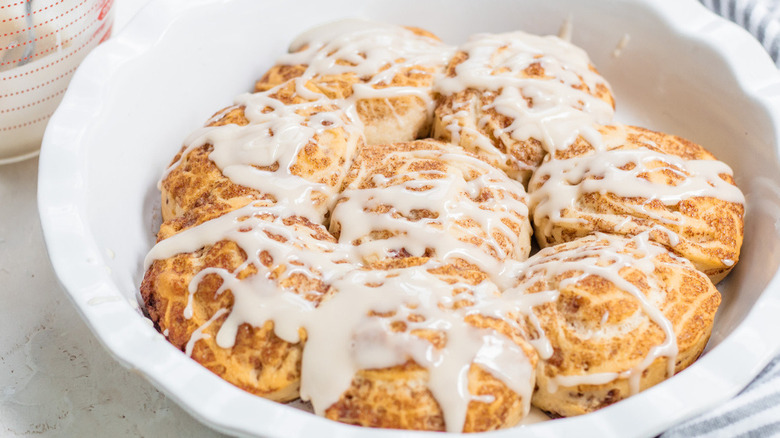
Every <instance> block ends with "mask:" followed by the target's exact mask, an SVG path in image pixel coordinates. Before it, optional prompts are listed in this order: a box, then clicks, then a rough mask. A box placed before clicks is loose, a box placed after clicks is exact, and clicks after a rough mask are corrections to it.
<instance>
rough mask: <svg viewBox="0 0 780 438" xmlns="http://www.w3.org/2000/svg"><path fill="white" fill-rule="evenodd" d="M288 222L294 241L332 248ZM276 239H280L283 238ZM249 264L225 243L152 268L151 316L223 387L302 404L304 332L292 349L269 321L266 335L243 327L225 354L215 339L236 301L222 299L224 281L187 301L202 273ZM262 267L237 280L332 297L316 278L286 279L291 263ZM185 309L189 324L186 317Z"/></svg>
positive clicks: (174, 229)
mask: <svg viewBox="0 0 780 438" xmlns="http://www.w3.org/2000/svg"><path fill="white" fill-rule="evenodd" d="M266 216H267V219H268V220H272V219H273V218H272V217H271V215H270V214H268V215H266ZM174 221H176V219H174ZM197 222H198V221H194V222H193V223H190V224H186V225H182V224H170V223H167V224H163V227H162V230H164V231H161V234H163V233H164V237H166V238H167V237H170V236H171V235H173V234H175V233H178V232H183V231H185V230H187V229H190V228H192V227H193V226H195V225H197ZM283 222H284V224H285V226H286V227H289V230H290V231H291V232H293V233H299V234H300V235H305V236H310V237H312V238H314V239H315V240H323V241H331V242H332V241H333V238H332V237H331V236H330V235H329V234H328V232H327V230H325V229H324V228H323V227H322V226H321V225H315V224H312V223H311V222H309V221H308V220H307V219H304V218H300V217H295V216H291V217H288V218H286V219H285V220H284V221H283ZM276 238H278V239H283V237H281V236H277V237H276ZM299 245H300V243H299ZM304 248H305V247H304ZM304 248H301V250H308V251H314V250H317V249H316V248H314V247H310V248H305V249H304ZM246 260H247V256H246V253H245V252H244V250H243V249H242V248H241V247H240V246H238V244H236V243H235V242H232V241H229V240H222V241H220V242H217V243H215V244H213V245H208V246H206V247H204V248H202V249H200V250H198V251H195V252H192V253H180V254H177V255H175V256H173V257H170V258H167V259H161V260H156V261H154V262H153V263H152V265H151V266H150V267H149V269H148V270H147V271H146V274H145V275H144V279H143V282H142V283H141V296H142V298H143V300H144V304H145V308H146V311H147V313H148V315H149V318H150V319H151V320H152V322H153V323H154V324H155V327H157V329H158V330H159V331H160V332H162V333H163V334H165V336H166V338H167V339H168V341H169V342H171V343H172V344H173V345H174V346H176V347H177V348H179V349H181V350H182V351H185V350H187V348H188V343H191V342H192V345H190V346H189V347H190V348H191V349H192V352H191V356H192V358H193V359H194V360H196V361H197V362H199V363H201V364H202V365H203V366H205V367H206V368H208V369H209V370H210V371H212V372H214V373H215V374H217V375H219V376H220V377H222V378H223V379H225V380H227V381H228V382H230V383H233V384H234V385H236V386H238V387H239V388H241V389H244V390H246V391H249V392H251V393H253V394H256V395H259V396H262V397H266V398H269V399H271V400H275V401H289V400H293V399H295V398H297V397H298V386H299V384H300V373H301V370H300V361H301V354H302V351H303V342H305V339H306V334H305V332H303V331H301V332H300V333H299V334H300V335H301V339H302V341H301V342H298V343H289V342H286V341H284V340H282V339H280V338H279V337H278V336H277V335H276V334H275V333H274V329H273V327H274V325H273V323H272V322H271V321H269V322H266V323H265V324H264V325H263V326H262V327H253V326H251V325H249V324H246V323H244V324H241V325H240V327H239V329H238V333H237V336H236V339H235V345H234V346H232V347H229V348H223V347H220V346H219V345H218V344H217V333H218V332H219V330H220V328H221V327H222V325H223V323H224V322H225V319H226V318H227V316H228V315H229V313H230V312H231V310H232V307H233V303H234V300H233V294H232V293H231V291H230V290H229V289H228V290H225V291H223V292H221V293H218V291H219V289H220V286H221V285H222V283H223V280H222V278H221V277H220V276H219V275H218V274H207V275H205V276H204V277H203V278H202V279H201V280H200V281H199V282H198V283H197V290H196V292H195V293H194V294H192V296H191V297H190V293H189V287H190V283H191V282H192V281H193V279H194V277H195V276H196V275H197V274H198V273H199V272H201V271H203V270H204V269H209V268H221V269H224V270H226V271H228V272H233V271H234V270H236V269H237V268H239V267H241V266H242V264H244V262H246ZM261 260H262V261H263V264H264V265H265V266H263V267H257V266H254V265H252V264H250V265H249V266H247V267H246V268H244V270H243V271H241V272H240V273H239V274H238V278H240V279H241V278H248V277H250V276H253V275H267V276H268V277H269V278H270V279H271V280H272V281H275V282H276V283H277V284H278V287H280V288H283V289H285V290H287V291H291V292H294V293H296V294H298V295H301V296H303V297H305V298H306V299H307V300H309V301H312V302H314V303H315V304H316V303H319V302H320V301H322V300H323V299H325V298H326V297H327V296H328V295H329V294H331V293H332V291H331V289H330V287H329V286H328V285H327V284H325V283H324V282H323V281H322V280H321V279H319V278H315V277H310V276H307V275H305V274H302V273H292V274H288V273H286V271H287V270H288V269H287V267H288V266H287V265H288V263H287V261H284V260H273V257H272V256H271V255H270V254H268V253H266V254H265V256H264V257H262V258H261ZM258 268H261V269H262V271H260V270H259V269H258ZM188 305H189V307H191V316H188V314H187V308H188ZM196 333H197V334H196ZM193 336H194V337H193Z"/></svg>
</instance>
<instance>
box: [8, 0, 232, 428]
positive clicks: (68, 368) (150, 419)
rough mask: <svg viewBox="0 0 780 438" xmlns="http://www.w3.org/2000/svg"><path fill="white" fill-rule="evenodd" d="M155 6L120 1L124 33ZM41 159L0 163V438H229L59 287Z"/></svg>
mask: <svg viewBox="0 0 780 438" xmlns="http://www.w3.org/2000/svg"><path fill="white" fill-rule="evenodd" d="M146 1H147V0H117V1H116V2H115V6H114V8H115V9H114V12H115V22H114V23H115V24H114V29H115V30H116V31H119V30H121V29H122V27H123V26H124V25H125V24H126V23H127V22H128V21H129V20H130V19H131V18H132V16H133V15H134V14H135V13H136V11H137V10H138V9H139V8H140V7H141V6H143V4H145V2H146ZM37 179H38V159H37V158H36V159H30V160H26V161H23V162H20V163H15V164H10V165H5V166H0V303H2V305H0V333H2V336H0V436H2V437H4V438H5V437H22V436H38V437H50V436H58V437H59V436H74V437H75V436H78V437H82V436H111V437H138V436H143V437H168V436H187V437H191V438H196V437H215V436H221V435H219V434H218V433H216V432H214V431H212V430H210V429H209V428H207V427H206V426H203V425H201V424H200V423H199V422H198V421H197V420H195V419H193V418H192V417H191V416H190V415H189V414H187V413H186V412H184V411H183V410H182V409H181V408H179V407H178V406H177V405H176V404H175V403H174V402H173V401H171V400H170V399H168V398H167V397H165V395H163V394H161V393H160V392H159V391H157V390H156V389H155V388H154V387H153V386H152V385H151V384H150V383H149V382H147V381H146V380H144V378H143V377H141V376H140V375H138V374H135V373H133V372H132V371H129V370H127V369H125V368H123V367H122V366H121V365H119V364H118V363H117V362H115V361H114V360H113V358H111V356H110V355H109V354H108V353H107V352H106V350H104V349H103V347H102V346H101V345H100V344H99V342H98V341H97V339H96V338H95V337H94V335H93V334H92V333H91V332H90V330H89V329H88V328H87V326H86V325H85V324H84V322H83V321H82V320H81V317H80V316H79V315H78V313H77V312H76V310H75V308H74V307H73V306H72V305H71V303H70V302H69V299H68V297H67V296H66V295H65V293H64V291H63V289H62V288H61V287H60V285H59V284H58V282H57V279H56V277H55V275H54V272H53V270H52V267H51V264H50V263H49V258H48V256H47V254H46V247H45V245H44V242H43V236H42V233H41V227H40V222H39V219H38V208H37V204H36V189H37Z"/></svg>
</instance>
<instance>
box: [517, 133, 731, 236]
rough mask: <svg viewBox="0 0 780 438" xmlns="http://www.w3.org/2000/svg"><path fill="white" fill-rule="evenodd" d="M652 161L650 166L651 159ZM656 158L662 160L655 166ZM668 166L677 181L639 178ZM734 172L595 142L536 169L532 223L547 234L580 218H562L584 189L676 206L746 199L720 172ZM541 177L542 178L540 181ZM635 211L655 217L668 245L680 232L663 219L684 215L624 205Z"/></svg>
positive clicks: (677, 221)
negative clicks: (707, 199) (581, 151)
mask: <svg viewBox="0 0 780 438" xmlns="http://www.w3.org/2000/svg"><path fill="white" fill-rule="evenodd" d="M651 163H652V164H653V166H652V167H651V166H649V164H651ZM658 163H664V164H663V166H658ZM662 170H665V171H671V172H674V173H675V174H677V175H679V176H681V177H683V179H682V180H681V181H680V182H679V183H677V184H674V185H672V184H668V183H666V182H652V181H649V180H648V179H646V178H643V177H642V175H643V174H645V175H646V174H647V173H648V172H660V171H662ZM723 174H726V175H732V171H731V168H730V167H729V166H728V165H726V164H725V163H723V162H721V161H718V160H686V159H684V158H681V157H678V156H675V155H670V154H665V153H662V152H659V151H654V150H651V149H646V148H636V149H609V150H608V149H606V147H605V146H603V144H602V145H600V146H599V145H598V144H597V148H596V149H595V150H594V151H592V152H591V153H587V154H583V155H579V156H576V157H573V158H568V159H548V160H545V162H544V163H542V165H541V166H540V167H539V169H538V170H537V171H536V173H534V175H533V177H532V178H531V182H530V183H529V191H530V205H531V209H532V211H533V217H534V222H535V223H536V224H540V223H542V221H543V220H544V219H545V218H549V221H548V222H546V223H545V226H544V229H542V230H539V229H537V232H541V233H542V234H543V235H549V234H550V232H551V230H552V227H553V225H554V224H556V223H558V224H560V223H575V224H576V223H580V222H581V221H582V219H580V218H576V217H573V218H569V217H564V216H563V213H564V212H565V211H566V210H567V209H576V206H577V202H578V200H579V199H580V198H581V197H582V196H583V195H584V194H587V193H600V194H604V193H612V194H614V195H616V196H619V197H624V198H643V199H645V200H646V202H651V201H654V200H659V201H661V202H662V203H664V205H670V206H671V205H677V204H679V203H680V202H681V201H684V200H686V199H690V198H694V197H713V198H717V199H721V200H724V201H726V202H733V203H739V204H744V202H745V198H744V196H743V194H742V192H741V191H740V190H739V189H738V188H737V187H736V186H734V185H732V184H730V183H728V182H726V181H725V180H724V179H723V178H721V176H720V175H723ZM542 181H543V183H542ZM623 207H625V208H631V209H634V210H635V211H636V214H635V216H637V217H649V218H651V219H653V220H654V221H656V222H657V224H656V225H654V226H653V227H652V229H657V230H659V231H662V232H664V233H666V234H667V236H669V240H670V244H671V246H675V245H677V244H678V243H679V239H680V238H679V236H678V235H677V234H676V233H675V232H674V231H672V230H671V229H669V228H667V227H664V226H663V224H674V225H682V224H684V223H685V221H686V217H685V214H684V213H682V212H679V211H667V212H665V215H660V214H658V213H656V212H653V211H652V210H650V209H647V208H645V207H644V205H634V204H624V205H623ZM631 216H632V215H627V217H626V219H625V220H624V221H623V222H621V223H619V224H618V225H617V226H616V227H615V229H616V231H617V230H620V229H621V228H622V227H623V226H625V225H626V224H628V223H630V222H631Z"/></svg>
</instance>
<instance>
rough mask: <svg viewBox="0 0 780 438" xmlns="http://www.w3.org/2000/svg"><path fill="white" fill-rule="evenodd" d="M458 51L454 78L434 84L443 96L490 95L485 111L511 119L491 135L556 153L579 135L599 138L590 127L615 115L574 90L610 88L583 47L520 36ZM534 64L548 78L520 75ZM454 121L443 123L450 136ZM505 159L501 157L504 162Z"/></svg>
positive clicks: (475, 41)
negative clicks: (507, 136) (528, 142)
mask: <svg viewBox="0 0 780 438" xmlns="http://www.w3.org/2000/svg"><path fill="white" fill-rule="evenodd" d="M459 49H460V50H462V51H463V52H465V53H466V55H467V56H468V57H467V59H466V60H465V61H463V62H461V63H460V64H458V65H457V66H456V67H455V73H456V74H455V75H454V76H452V77H446V78H443V79H441V80H439V81H437V83H436V84H435V87H436V90H437V91H438V92H439V93H441V94H442V95H445V96H448V95H452V94H455V93H459V92H462V91H465V90H467V89H474V90H479V91H481V92H483V93H494V94H495V99H494V101H493V103H492V104H490V105H489V106H488V107H486V108H484V109H485V110H488V109H490V108H492V109H495V111H496V112H498V113H499V114H501V115H503V116H506V117H508V118H509V119H510V120H511V121H512V123H511V124H510V125H509V126H508V127H506V128H504V129H501V130H499V131H497V132H494V133H493V134H494V135H495V136H499V135H501V134H503V133H509V134H510V136H511V137H512V138H513V139H515V140H529V139H532V138H533V139H537V140H539V141H540V142H541V143H542V147H543V148H544V149H545V150H546V151H554V150H558V149H563V148H565V147H567V146H569V145H570V144H571V143H572V142H574V140H575V139H576V138H577V136H578V135H583V136H586V137H589V138H590V137H594V136H597V135H598V134H597V132H595V129H594V128H593V125H594V124H596V123H606V122H608V121H609V120H611V119H612V116H613V115H614V110H613V108H612V106H611V105H610V104H608V103H606V102H604V101H603V100H601V99H599V98H597V97H594V96H592V95H591V94H589V93H588V92H585V91H582V90H580V89H577V88H574V87H581V86H582V85H583V84H584V85H585V86H587V87H588V88H589V89H590V90H592V91H593V90H596V89H597V88H598V87H599V86H603V87H608V84H607V83H606V82H605V81H604V79H603V78H602V77H601V76H600V75H598V74H597V73H596V72H594V71H593V70H591V69H590V64H589V60H588V56H587V54H586V53H585V52H584V51H583V50H582V49H580V48H578V47H576V46H574V45H572V44H570V43H568V42H567V41H564V40H562V39H560V38H557V37H554V36H547V37H540V36H536V35H530V34H527V33H524V32H510V33H504V34H478V35H474V36H473V37H471V38H470V39H469V41H468V42H467V43H465V44H464V45H462V46H460V47H459ZM534 64H539V65H540V66H541V67H542V68H544V72H545V76H547V77H548V78H546V79H539V78H529V77H524V76H525V75H524V71H525V70H526V69H527V68H529V67H531V66H533V65H534ZM527 99H528V100H530V103H529V101H528V100H527ZM456 119H457V116H454V115H453V116H450V117H449V118H448V119H445V120H443V123H444V125H445V126H447V129H448V130H449V131H450V132H452V133H455V131H457V130H458V129H459V127H458V126H457V123H456ZM453 123H455V124H453ZM482 125H484V123H482ZM453 137H454V138H455V137H457V135H454V136H453ZM480 137H481V138H480ZM478 138H479V140H477V145H478V146H479V147H480V148H482V149H485V150H488V151H490V152H491V153H500V151H498V150H497V149H495V147H493V146H492V144H491V142H490V139H489V138H487V137H485V136H484V135H482V134H480V135H479V136H478ZM508 158H509V157H508V156H507V155H506V154H503V156H502V159H504V160H505V159H508Z"/></svg>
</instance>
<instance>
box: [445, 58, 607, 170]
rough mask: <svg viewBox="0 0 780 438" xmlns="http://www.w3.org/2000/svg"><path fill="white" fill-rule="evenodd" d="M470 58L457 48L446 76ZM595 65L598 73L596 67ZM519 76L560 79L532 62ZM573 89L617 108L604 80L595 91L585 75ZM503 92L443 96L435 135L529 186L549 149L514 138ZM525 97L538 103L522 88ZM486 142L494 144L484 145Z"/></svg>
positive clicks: (469, 91)
mask: <svg viewBox="0 0 780 438" xmlns="http://www.w3.org/2000/svg"><path fill="white" fill-rule="evenodd" d="M507 50H509V48H508V46H505V47H502V48H500V49H498V50H497V51H496V53H495V54H494V55H493V57H495V58H501V57H502V56H503V55H502V52H503V51H507ZM468 58H469V55H468V53H466V52H463V51H460V52H457V53H456V54H455V56H453V58H452V60H451V61H450V63H449V65H448V66H447V69H446V76H448V77H454V76H456V74H457V70H456V69H457V67H458V66H459V65H460V64H462V63H463V62H465V61H466V60H468ZM590 69H591V71H592V72H594V73H597V74H598V72H597V71H596V68H595V67H593V66H592V65H591V66H590ZM505 71H506V69H505V68H504V69H503V70H502V69H496V70H495V71H494V74H502V73H505ZM518 77H519V78H525V79H537V80H539V81H548V80H549V81H557V80H559V79H558V78H555V77H552V76H549V75H547V74H546V72H545V69H544V67H543V66H542V65H541V64H540V63H533V64H531V65H529V66H528V67H527V68H525V69H524V70H522V71H521V72H519V73H518ZM572 88H574V89H577V90H580V91H583V92H584V93H587V94H589V95H591V96H594V97H596V98H597V99H600V100H603V101H604V102H606V103H607V104H609V105H610V106H612V107H613V108H614V106H615V100H614V98H613V96H612V93H611V91H610V90H609V88H608V87H607V86H606V85H604V83H599V84H598V85H597V86H596V87H595V89H591V88H589V87H588V85H587V84H586V82H585V80H584V79H582V77H580V83H579V84H574V85H572ZM501 92H502V89H498V90H484V89H475V88H468V89H466V90H463V91H460V92H457V93H454V94H449V95H443V96H440V97H439V100H438V103H437V105H436V109H435V110H434V118H433V134H432V136H433V137H434V138H438V139H441V140H444V141H448V142H452V141H454V142H455V143H457V144H458V145H460V146H462V147H463V148H465V149H466V150H468V151H470V152H472V153H474V154H476V155H477V156H479V157H480V158H482V159H483V160H485V161H487V162H488V163H490V164H491V165H493V166H495V167H497V168H499V169H501V170H503V171H504V172H506V173H507V175H509V176H511V177H512V178H515V179H517V180H518V181H520V182H522V183H523V184H527V183H528V180H529V179H530V177H531V175H532V174H533V172H534V170H536V169H537V168H538V167H539V165H540V164H541V163H542V159H543V158H544V157H545V155H546V154H547V152H546V150H545V147H544V146H543V144H542V141H541V139H538V138H534V137H530V138H528V139H525V140H521V139H516V138H513V136H512V132H511V131H509V130H507V128H508V127H509V126H510V125H512V124H513V123H514V122H515V120H514V119H513V118H511V117H508V116H506V115H504V114H501V113H500V112H499V111H497V110H496V105H495V101H496V98H497V97H498V96H499V95H500V94H501ZM520 97H521V98H525V99H526V100H527V101H528V105H529V107H533V105H534V103H533V99H532V98H531V97H528V96H522V91H520ZM453 127H456V128H457V132H458V135H457V138H455V137H453V133H452V132H453ZM485 142H487V143H489V145H486V144H484V143H485Z"/></svg>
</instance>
